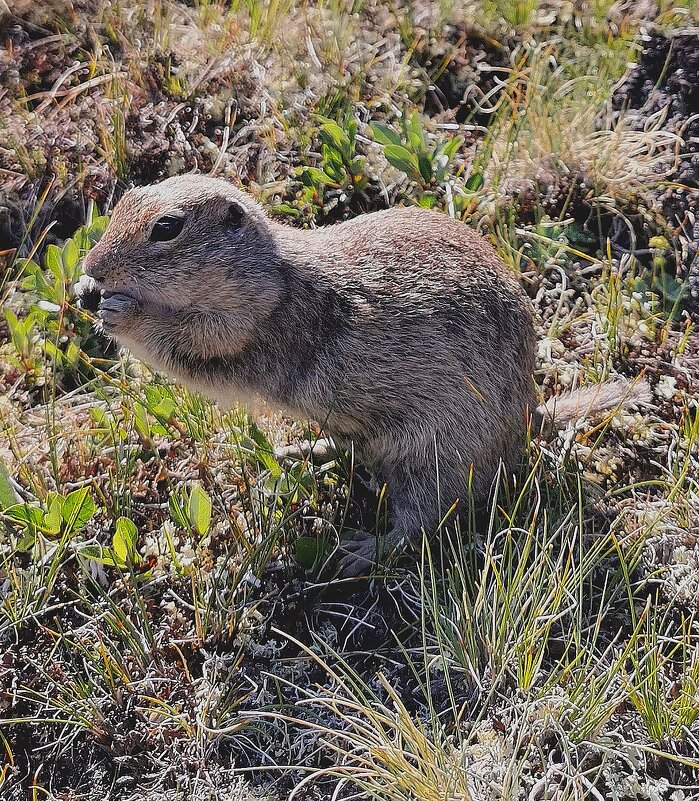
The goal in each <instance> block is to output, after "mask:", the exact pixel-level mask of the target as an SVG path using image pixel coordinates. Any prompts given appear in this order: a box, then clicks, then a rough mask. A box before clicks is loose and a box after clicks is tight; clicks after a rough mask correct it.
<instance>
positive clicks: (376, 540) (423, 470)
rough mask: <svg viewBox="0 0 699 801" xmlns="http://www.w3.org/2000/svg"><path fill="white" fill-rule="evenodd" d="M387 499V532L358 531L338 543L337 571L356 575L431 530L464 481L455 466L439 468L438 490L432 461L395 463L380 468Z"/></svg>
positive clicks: (435, 526) (366, 570)
mask: <svg viewBox="0 0 699 801" xmlns="http://www.w3.org/2000/svg"><path fill="white" fill-rule="evenodd" d="M384 473H385V475H386V484H387V485H388V492H389V495H390V498H391V505H392V510H391V518H390V528H389V531H388V533H387V534H386V535H385V536H383V537H381V536H379V537H376V536H375V535H373V534H369V533H367V532H362V533H361V534H359V535H358V536H357V537H355V539H353V540H349V541H347V542H343V543H342V544H341V546H340V551H341V554H342V556H341V558H340V562H339V567H340V572H341V573H342V575H343V576H347V577H350V576H357V575H359V574H361V573H365V572H368V571H370V570H371V568H372V567H373V566H375V565H377V564H378V562H379V561H382V560H383V559H384V558H385V557H387V556H390V555H391V554H393V553H395V552H398V551H403V550H404V549H405V548H406V547H407V545H408V544H409V543H411V542H413V543H414V542H417V541H418V540H419V538H420V535H421V531H422V529H423V528H424V529H425V531H426V532H427V533H428V534H430V533H433V532H434V531H435V530H436V528H437V526H438V525H439V523H440V521H441V519H442V516H443V515H445V514H446V513H447V512H448V511H449V508H450V507H451V506H452V504H453V503H454V502H455V501H456V500H457V498H458V489H459V487H460V485H463V486H464V488H465V482H464V480H463V478H462V477H461V475H460V471H459V469H458V466H457V469H453V468H452V469H446V470H444V469H440V474H439V490H438V487H437V471H436V469H435V465H434V463H432V464H429V462H427V460H425V461H423V462H422V463H421V464H419V465H418V466H417V467H416V466H415V465H413V466H412V467H411V468H409V469H408V468H406V467H404V466H400V465H396V466H395V467H394V468H393V469H390V470H384Z"/></svg>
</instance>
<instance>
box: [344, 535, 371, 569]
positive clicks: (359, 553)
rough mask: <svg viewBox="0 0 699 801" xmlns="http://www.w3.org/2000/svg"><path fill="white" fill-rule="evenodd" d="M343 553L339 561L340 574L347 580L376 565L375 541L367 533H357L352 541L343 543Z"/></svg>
mask: <svg viewBox="0 0 699 801" xmlns="http://www.w3.org/2000/svg"><path fill="white" fill-rule="evenodd" d="M340 550H341V551H342V552H343V553H344V556H342V557H341V559H340V561H339V569H340V573H341V575H343V576H346V577H347V578H351V577H353V576H358V575H359V574H360V573H363V572H364V571H367V570H371V568H372V567H374V566H375V565H376V555H377V551H378V549H377V540H376V537H375V536H374V535H373V534H370V533H369V532H368V531H357V532H356V534H355V537H354V539H351V540H348V541H347V542H343V543H342V545H341V546H340Z"/></svg>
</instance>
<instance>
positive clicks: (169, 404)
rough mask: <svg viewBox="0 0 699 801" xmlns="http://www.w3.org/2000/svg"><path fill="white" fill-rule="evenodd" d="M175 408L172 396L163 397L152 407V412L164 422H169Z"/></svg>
mask: <svg viewBox="0 0 699 801" xmlns="http://www.w3.org/2000/svg"><path fill="white" fill-rule="evenodd" d="M176 408H177V404H176V403H175V401H174V400H173V399H172V398H163V399H162V400H161V401H160V402H159V403H158V405H157V406H156V407H155V408H154V409H153V414H154V415H155V416H156V417H159V418H160V419H161V420H164V421H165V422H169V421H170V420H171V419H172V416H173V414H174V412H175V409H176Z"/></svg>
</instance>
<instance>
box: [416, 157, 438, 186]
mask: <svg viewBox="0 0 699 801" xmlns="http://www.w3.org/2000/svg"><path fill="white" fill-rule="evenodd" d="M417 163H418V166H419V167H420V175H421V176H422V178H423V180H424V181H425V183H426V184H429V183H431V181H432V178H433V177H434V170H433V169H432V159H431V158H430V157H429V156H428V155H427V154H426V153H418V157H417Z"/></svg>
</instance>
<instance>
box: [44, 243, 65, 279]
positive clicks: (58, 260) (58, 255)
mask: <svg viewBox="0 0 699 801" xmlns="http://www.w3.org/2000/svg"><path fill="white" fill-rule="evenodd" d="M44 264H45V265H46V269H47V270H48V271H49V272H50V273H51V275H52V276H53V277H54V278H55V279H56V282H57V283H61V284H62V283H63V280H64V272H63V253H62V252H61V249H60V248H59V247H58V245H49V246H48V247H47V248H46V257H45V259H44Z"/></svg>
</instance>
